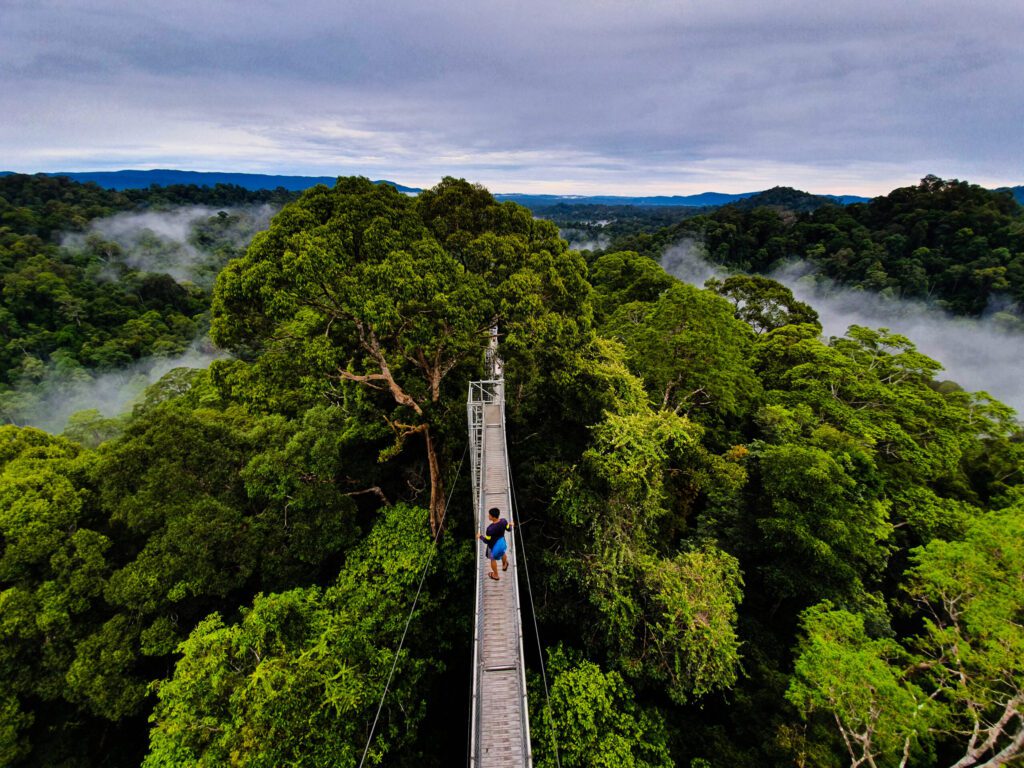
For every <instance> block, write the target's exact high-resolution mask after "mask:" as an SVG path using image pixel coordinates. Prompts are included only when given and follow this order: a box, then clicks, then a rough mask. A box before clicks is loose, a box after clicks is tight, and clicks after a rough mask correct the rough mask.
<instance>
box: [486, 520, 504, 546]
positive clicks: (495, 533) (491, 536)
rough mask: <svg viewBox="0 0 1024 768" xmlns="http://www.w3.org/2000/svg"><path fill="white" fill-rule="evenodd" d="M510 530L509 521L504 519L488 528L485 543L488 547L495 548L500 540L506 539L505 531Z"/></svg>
mask: <svg viewBox="0 0 1024 768" xmlns="http://www.w3.org/2000/svg"><path fill="white" fill-rule="evenodd" d="M507 530H508V521H507V520H505V519H504V518H502V519H501V520H499V521H498V522H496V523H491V524H490V525H488V526H487V533H486V534H484V542H485V543H486V544H487V546H488V547H493V546H494V544H495V542H497V541H498V539H504V538H505V531H507Z"/></svg>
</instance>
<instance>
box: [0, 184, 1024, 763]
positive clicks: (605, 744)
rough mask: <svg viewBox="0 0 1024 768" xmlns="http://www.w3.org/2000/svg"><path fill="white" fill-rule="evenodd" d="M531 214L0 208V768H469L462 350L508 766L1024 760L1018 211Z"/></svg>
mask: <svg viewBox="0 0 1024 768" xmlns="http://www.w3.org/2000/svg"><path fill="white" fill-rule="evenodd" d="M556 208H557V209H556ZM556 208H552V209H550V210H549V211H547V212H546V213H545V212H539V211H530V210H528V209H527V208H524V207H522V206H521V205H519V204H517V203H515V202H511V201H500V200H498V199H495V197H494V196H492V195H491V194H490V192H488V191H487V190H486V189H484V188H483V187H481V186H479V185H474V184H470V183H468V182H466V181H465V180H462V179H456V178H452V177H446V178H444V179H443V180H442V181H441V182H440V183H438V184H437V185H435V186H433V187H431V188H429V189H425V190H423V191H421V192H420V193H419V194H418V195H415V196H412V195H407V194H403V193H402V192H401V191H400V190H397V189H395V188H394V187H392V186H390V185H386V184H375V183H373V182H371V181H370V180H368V179H365V178H360V177H342V178H339V179H338V180H337V181H336V183H334V185H333V186H326V185H321V186H316V187H312V188H310V189H308V190H306V191H304V192H302V193H301V194H298V193H294V194H293V193H285V192H267V191H261V190H247V189H243V188H241V187H231V186H225V185H218V186H216V187H189V186H178V187H150V188H148V189H142V190H126V191H111V190H104V189H101V188H100V187H97V186H95V185H83V184H77V183H74V182H72V181H69V180H67V179H62V178H49V177H45V176H25V175H17V174H15V175H11V176H6V177H2V178H0V222H2V223H0V285H2V291H3V304H2V307H0V331H2V333H0V418H2V421H3V423H2V424H0V715H2V717H0V764H2V765H11V766H15V767H17V768H22V767H23V766H33V767H34V766H52V765H62V766H68V767H69V768H79V767H81V768H85V767H86V766H101V765H102V766H114V767H117V768H119V767H120V766H124V767H125V768H127V767H128V766H139V765H142V766H144V767H145V768H156V767H157V766H168V765H228V764H240V765H261V766H262V765H265V766H277V765H300V766H328V765H331V766H333V765H348V766H356V765H358V764H359V761H360V760H361V759H362V756H363V755H364V754H365V755H368V756H369V760H371V761H372V762H373V763H374V764H378V765H394V766H399V768H405V767H408V768H412V766H416V768H429V767H430V766H438V767H439V768H440V767H441V766H448V765H453V764H459V763H461V762H462V761H464V760H465V744H466V732H465V724H466V723H465V718H464V717H462V714H463V713H466V712H468V711H469V709H470V701H469V695H468V691H467V682H468V680H469V677H470V672H471V669H470V663H471V643H472V637H473V615H472V611H471V606H472V605H473V602H474V599H475V590H476V587H477V585H476V582H475V578H474V575H473V574H474V573H476V572H477V571H476V568H475V565H474V563H475V561H476V556H477V555H478V552H477V550H476V549H475V547H476V546H477V544H476V543H475V542H473V541H472V540H473V538H474V535H475V533H476V531H475V527H476V523H475V521H474V502H473V500H472V491H471V485H470V481H469V479H468V470H466V469H465V464H466V463H467V461H466V459H465V455H466V450H467V448H466V426H467V425H466V388H467V383H468V382H469V381H473V380H478V379H481V378H484V377H485V375H486V371H485V347H486V346H487V344H488V340H489V333H490V329H491V328H492V327H493V326H495V325H497V326H498V327H499V328H500V329H501V334H502V335H501V341H500V350H501V354H502V357H503V361H504V377H505V385H506V391H507V393H508V395H507V402H506V406H505V407H506V414H505V418H506V420H507V430H508V435H509V441H508V451H509V455H510V458H511V467H512V472H513V473H514V477H513V482H514V484H515V491H516V510H515V514H516V515H517V516H518V517H517V518H516V519H517V522H521V523H522V524H521V525H519V526H517V527H516V532H515V535H516V536H517V537H518V538H517V539H516V542H517V543H516V546H517V547H519V546H521V547H523V548H524V551H525V550H528V551H529V552H530V556H529V557H530V560H529V567H530V578H531V580H532V581H531V587H530V589H531V598H530V600H531V605H530V608H529V609H526V605H525V603H524V610H528V611H529V613H526V614H524V615H523V626H524V629H527V628H530V632H533V631H534V629H533V627H532V625H533V621H532V620H533V619H535V620H536V625H535V628H536V629H535V631H536V635H535V636H533V637H531V638H530V643H531V645H533V646H534V647H538V648H539V651H538V652H537V653H534V651H533V650H532V648H531V650H530V651H529V653H528V657H527V664H528V667H529V669H528V670H527V674H528V685H529V714H530V735H531V745H532V753H533V759H534V765H535V766H537V768H558V767H559V766H561V767H562V768H587V767H589V766H593V765H606V766H612V765H632V766H636V768H669V767H670V766H677V765H678V766H689V767H690V768H709V767H710V768H762V767H763V766H789V765H806V766H821V767H822V768H825V767H826V766H828V767H829V768H831V767H832V766H839V765H850V766H852V767H853V768H855V767H856V766H859V765H875V766H877V767H878V768H882V766H885V767H886V768H890V767H891V768H897V767H900V766H906V765H914V766H918V765H920V766H927V767H928V768H932V767H934V768H940V767H941V768H945V767H946V766H958V767H959V768H976V767H980V766H986V765H991V766H995V765H997V764H1004V765H1012V764H1014V762H1013V761H1018V762H1019V761H1020V760H1021V759H1022V755H1024V751H1022V745H1024V715H1022V713H1021V709H1020V702H1021V700H1022V699H1024V632H1022V630H1021V626H1020V621H1019V617H1020V615H1021V612H1022V611H1024V586H1022V582H1021V579H1020V574H1021V573H1024V430H1022V423H1021V421H1020V416H1019V414H1020V413H1021V409H1022V408H1024V393H1022V389H1024V388H1022V385H1021V382H1022V381H1024V378H1022V377H1024V369H1022V362H1021V360H1022V358H1024V354H1021V352H1022V339H1024V335H1022V333H1021V326H1022V322H1024V321H1022V317H1024V313H1022V307H1024V304H1022V302H1024V208H1021V206H1020V205H1019V204H1018V203H1017V202H1015V200H1014V199H1013V198H1012V196H1011V195H1009V194H1008V193H1006V194H1004V193H1001V192H993V191H990V190H986V189H982V188H981V187H979V186H976V185H972V184H969V183H968V182H961V181H956V180H942V179H938V178H936V177H932V176H929V177H925V178H924V179H922V180H921V182H920V183H919V184H917V185H914V186H911V187H905V188H899V189H896V190H893V191H892V192H891V193H890V194H889V195H887V196H883V197H879V198H875V199H873V200H871V201H870V202H854V203H852V204H851V205H845V206H844V205H837V204H836V203H835V202H834V201H830V200H822V199H818V198H815V196H811V195H807V194H805V193H799V192H796V191H793V190H785V189H779V188H777V189H773V190H768V191H766V192H765V193H764V196H763V197H760V198H759V197H758V196H757V195H754V196H749V197H745V198H744V199H743V200H741V201H739V202H737V203H733V204H730V205H726V206H722V207H716V208H699V209H682V208H678V209H670V208H667V207H665V208H661V209H658V210H645V209H640V208H631V207H630V206H619V205H617V206H614V207H609V208H607V209H606V208H602V207H600V206H594V205H590V204H588V205H586V206H583V207H580V208H578V209H575V208H573V206H571V205H559V206H557V207H556ZM980 391H985V392H988V393H989V395H991V397H989V396H987V395H982V394H979V392H980ZM1014 409H1016V411H1015V410H1014ZM511 514H512V513H511V512H510V515H511ZM511 573H513V574H514V573H516V570H515V569H513V570H512V571H511ZM484 586H486V585H484ZM414 596H415V600H416V602H415V605H416V610H415V611H413V612H411V613H410V606H411V605H413V599H414ZM532 596H536V600H535V601H534V600H533V597H532ZM400 642H401V643H403V645H402V646H401V650H400V652H399V650H397V649H399V644H400ZM542 661H543V663H544V667H543V670H544V675H545V676H544V677H543V678H542V677H541V674H540V669H541V667H540V665H541V662H542ZM392 673H393V674H392ZM382 700H383V701H384V702H385V704H384V705H380V704H379V702H381V701H382ZM453 713H454V714H453ZM375 724H376V728H375V727H374V725H375Z"/></svg>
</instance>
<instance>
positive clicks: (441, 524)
mask: <svg viewBox="0 0 1024 768" xmlns="http://www.w3.org/2000/svg"><path fill="white" fill-rule="evenodd" d="M468 451H469V442H468V441H467V442H466V449H465V450H464V451H463V452H462V458H461V459H459V468H458V469H457V470H456V471H455V479H454V480H453V481H452V484H451V489H450V490H449V491H448V499H447V500H446V501H445V503H444V510H443V511H442V512H441V521H440V522H439V523H438V524H437V530H436V531H435V532H434V541H433V545H432V546H431V547H430V554H429V555H428V556H427V562H426V564H425V565H424V566H423V573H421V574H420V583H419V586H418V587H416V596H415V597H414V598H413V601H412V607H411V608H410V609H409V615H408V617H406V619H405V628H404V629H403V630H402V638H401V640H399V641H398V648H397V649H395V658H394V660H393V661H392V662H391V671H390V672H388V679H387V682H386V683H385V684H384V692H383V693H382V694H381V695H380V703H379V704H378V705H377V714H376V715H374V716H373V725H371V726H370V735H369V736H367V737H366V746H365V747H364V748H363V756H362V758H360V760H359V768H363V763H365V762H366V756H367V755H368V754H369V752H370V744H372V743H373V734H374V732H375V731H376V730H377V721H378V720H379V719H380V713H381V710H383V709H384V699H386V698H387V695H388V688H389V687H390V686H391V679H392V678H393V677H394V675H395V668H396V667H397V666H398V657H399V655H400V654H401V652H402V646H403V645H404V644H405V636H406V634H407V633H408V632H409V625H410V624H411V623H412V616H413V614H414V613H415V612H416V604H417V603H418V602H419V599H420V593H421V592H422V591H423V582H424V581H425V580H426V578H427V570H428V569H429V568H430V563H431V562H432V561H433V559H434V553H435V552H436V551H437V539H438V537H439V536H440V535H441V531H443V530H444V518H445V516H446V515H447V514H448V505H449V504H450V503H451V500H452V495H453V494H454V493H455V486H456V484H458V482H459V475H460V474H461V473H462V465H463V463H464V462H465V461H466V453H467V452H468ZM546 686H547V684H546V683H545V688H546Z"/></svg>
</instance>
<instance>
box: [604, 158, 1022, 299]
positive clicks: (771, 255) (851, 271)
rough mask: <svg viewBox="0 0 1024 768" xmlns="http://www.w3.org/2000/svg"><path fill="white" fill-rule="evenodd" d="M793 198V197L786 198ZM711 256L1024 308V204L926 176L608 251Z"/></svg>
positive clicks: (687, 226)
mask: <svg viewBox="0 0 1024 768" xmlns="http://www.w3.org/2000/svg"><path fill="white" fill-rule="evenodd" d="M788 197H789V199H792V196H788ZM687 239H689V240H695V241H697V242H699V243H700V244H701V245H702V247H703V251H704V253H705V254H706V257H707V259H708V260H709V261H710V262H712V263H714V264H719V265H723V266H725V267H727V268H729V269H735V270H740V271H747V272H758V273H763V274H767V273H770V272H771V271H772V270H773V269H774V268H777V267H778V266H780V265H781V264H784V263H786V262H788V261H792V260H794V259H802V260H805V261H806V262H808V263H809V264H811V265H813V266H814V267H815V268H816V269H817V270H818V271H819V272H820V273H821V274H822V275H824V276H826V277H829V278H832V279H834V280H836V281H838V282H840V283H842V284H845V285H849V286H852V287H857V288H864V289H867V290H869V291H873V292H879V293H887V294H889V295H893V296H898V297H903V298H917V299H922V300H927V301H930V302H933V303H935V304H937V305H939V306H941V307H943V308H946V309H948V310H949V311H951V312H953V313H955V314H964V315H979V314H981V313H982V312H984V311H985V310H986V309H987V308H989V307H991V306H992V305H993V303H995V302H998V301H1000V300H1002V299H1004V298H1006V299H1008V300H1009V304H1010V305H1011V309H1012V310H1013V311H1015V312H1016V313H1017V314H1018V315H1020V314H1022V310H1024V207H1021V205H1019V204H1018V203H1017V202H1016V201H1015V200H1014V199H1013V196H1012V195H1011V194H1010V192H1008V191H999V192H993V191H990V190H987V189H984V188H982V187H979V186H977V185H974V184H970V183H968V182H965V181H957V180H942V179H939V178H936V177H935V176H928V177H926V178H925V179H923V180H922V181H921V183H920V184H918V185H917V186H913V187H904V188H901V189H896V190H893V191H892V192H890V193H889V194H888V195H885V196H883V197H876V198H874V199H873V200H872V201H871V202H869V203H855V204H852V205H847V206H841V207H840V206H836V205H824V206H817V207H814V209H813V210H803V211H801V206H797V207H796V208H795V209H794V208H793V207H787V206H786V205H784V204H782V205H777V206H771V205H767V206H765V205H762V206H757V207H753V208H749V207H748V208H741V207H740V206H738V205H730V206H725V207H723V208H720V209H718V210H715V211H712V212H707V213H704V214H703V215H700V216H696V217H689V218H687V219H685V220H683V221H680V222H677V223H675V224H672V225H669V226H664V227H661V228H660V229H652V228H647V231H641V232H636V231H635V228H634V231H633V232H630V233H628V234H624V235H622V236H611V237H609V238H608V239H607V242H605V243H603V247H604V248H605V249H606V250H633V251H637V252H639V253H641V254H644V255H647V256H650V257H651V258H656V259H657V258H660V256H661V254H662V253H663V252H664V250H665V249H666V248H667V247H668V246H670V245H674V244H675V243H678V242H679V241H681V240H687Z"/></svg>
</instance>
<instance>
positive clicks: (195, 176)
mask: <svg viewBox="0 0 1024 768" xmlns="http://www.w3.org/2000/svg"><path fill="white" fill-rule="evenodd" d="M5 175H9V174H5V173H0V177H3V176H5ZM43 175H45V176H50V177H53V178H66V179H69V180H71V181H76V182H78V183H80V184H90V183H92V184H96V185H98V186H101V187H103V188H105V189H113V190H120V191H125V190H132V189H149V188H150V187H174V186H186V187H216V186H229V187H238V188H240V189H246V190H249V191H251V192H257V191H267V190H285V191H287V192H301V191H302V190H304V189H309V188H310V187H315V186H316V185H317V184H328V185H331V184H334V182H335V180H336V178H337V177H335V176H282V175H273V174H265V173H227V172H216V171H178V170H170V169H156V170H144V171H142V170H124V171H77V172H57V173H47V174H43ZM374 183H376V184H389V185H391V186H393V187H395V188H396V189H398V190H400V191H402V192H408V193H417V192H419V191H420V190H419V189H417V188H415V187H404V186H402V185H401V184H396V183H395V182H393V181H386V180H381V181H377V182H374Z"/></svg>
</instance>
